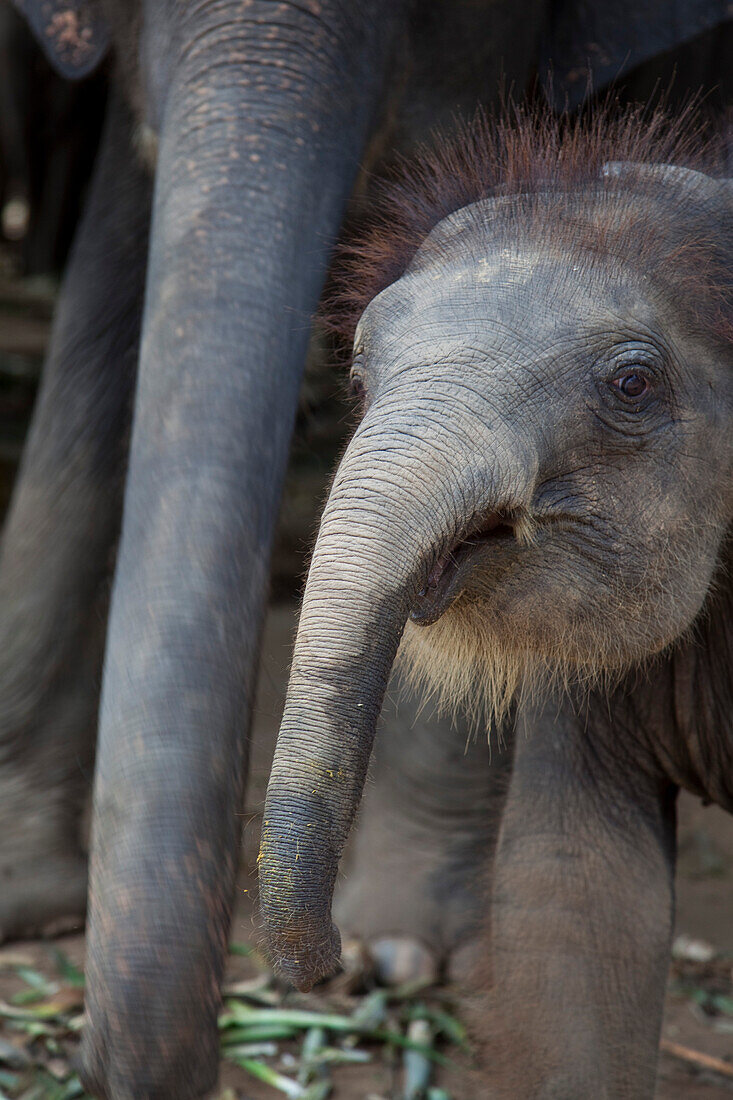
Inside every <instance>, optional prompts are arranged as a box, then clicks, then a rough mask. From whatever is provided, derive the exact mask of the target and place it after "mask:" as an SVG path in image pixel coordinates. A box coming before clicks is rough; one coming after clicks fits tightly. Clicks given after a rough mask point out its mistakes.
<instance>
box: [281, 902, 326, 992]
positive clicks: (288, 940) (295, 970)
mask: <svg viewBox="0 0 733 1100" xmlns="http://www.w3.org/2000/svg"><path fill="white" fill-rule="evenodd" d="M328 923H329V925H330V928H329V930H328V932H326V933H325V934H323V935H314V934H313V930H312V929H310V928H309V929H307V930H301V931H298V930H297V929H296V928H294V927H292V926H291V927H289V928H285V929H278V930H275V929H273V928H272V927H269V928H268V927H267V923H266V924H265V948H266V952H267V955H268V957H269V959H270V960H271V962H272V964H273V967H274V969H275V972H276V973H277V974H279V975H281V977H283V978H285V979H286V981H288V982H290V984H291V985H294V986H295V988H296V989H298V990H299V991H300V992H301V993H309V992H310V990H311V989H312V988H313V986H314V985H315V984H316V983H317V982H319V981H321V980H322V979H323V978H329V977H330V976H331V975H332V974H334V973H335V972H336V971H337V970H338V968H339V964H340V961H341V935H340V933H339V930H338V928H337V927H336V925H335V924H333V922H332V921H330V920H329V922H328Z"/></svg>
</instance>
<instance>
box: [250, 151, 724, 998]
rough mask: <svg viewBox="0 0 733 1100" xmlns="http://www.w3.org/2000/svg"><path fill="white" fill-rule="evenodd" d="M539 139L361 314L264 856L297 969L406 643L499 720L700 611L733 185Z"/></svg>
mask: <svg viewBox="0 0 733 1100" xmlns="http://www.w3.org/2000/svg"><path fill="white" fill-rule="evenodd" d="M537 134H538V137H537V142H536V144H537V148H536V149H534V151H533V148H532V142H531V140H530V139H529V138H528V137H527V133H526V132H525V133H523V134H521V133H520V134H519V135H518V137H517V138H516V143H517V147H518V146H519V145H520V144H521V143H523V145H522V150H521V152H522V155H521V156H520V155H519V154H518V153H517V155H516V156H515V160H514V162H512V160H511V157H508V156H507V155H506V150H505V155H504V156H503V157H499V156H496V157H495V163H498V162H501V163H503V164H504V166H505V168H504V175H503V176H502V174H501V171H500V170H497V173H495V178H493V179H492V186H491V188H490V189H489V188H487V189H486V190H487V191H489V193H487V194H485V195H483V196H481V195H479V197H478V198H477V200H476V201H473V202H469V203H468V204H467V205H462V206H461V207H460V208H459V209H456V210H455V211H453V212H452V213H448V214H447V216H444V217H442V219H441V220H440V221H439V222H438V223H437V224H436V225H435V226H434V228H432V230H431V231H430V232H429V233H428V235H427V237H426V238H425V239H424V240H423V241H422V243H421V244H420V246H419V247H418V249H417V251H416V253H415V255H414V256H413V257H412V259H411V260H410V262H409V264H408V266H407V267H406V269H405V270H404V273H403V274H401V275H400V277H398V278H396V279H395V280H394V281H392V282H390V283H389V285H387V286H386V287H385V288H384V289H382V290H381V292H380V293H378V294H377V295H376V296H375V297H373V299H372V300H371V301H370V302H369V304H368V305H367V307H366V309H365V310H364V312H363V314H362V316H361V318H360V320H359V322H358V325H357V327H356V333H355V339H354V352H353V367H352V375H353V378H354V380H355V388H356V390H357V391H358V393H359V395H360V397H361V400H362V402H363V418H362V420H361V423H360V424H359V427H358V428H357V430H356V432H355V434H354V436H353V439H352V440H351V443H350V445H349V447H348V449H347V451H346V454H345V456H344V458H343V461H342V463H341V466H340V468H339V470H338V472H337V475H336V478H335V481H334V484H333V487H332V490H331V494H330V497H329V500H328V503H327V505H326V509H325V512H324V515H323V520H322V524H321V529H320V533H319V536H318V541H317V544H316V548H315V552H314V556H313V562H312V565H311V570H310V575H309V578H308V584H307V588H306V593H305V600H304V605H303V611H302V616H301V621H300V628H299V632H298V638H297V643H296V648H295V655H294V659H293V668H292V675H291V681H290V688H289V692H288V699H287V704H286V710H285V717H284V720H283V725H282V729H281V732H280V739H279V742H278V749H277V754H276V758H275V763H274V766H273V772H272V779H271V784H270V790H269V794H268V802H267V807H266V812H265V821H264V829H263V842H262V853H261V857H260V858H261V862H260V868H261V897H262V906H263V914H264V917H265V921H266V927H267V932H268V935H269V938H270V944H271V948H272V953H273V956H274V958H275V960H276V961H277V962H278V963H279V965H280V966H281V968H282V969H283V970H284V971H285V972H286V973H288V974H289V975H290V976H291V977H293V978H294V979H295V980H296V981H297V982H298V983H299V984H301V985H302V986H306V987H307V986H308V985H309V984H311V983H312V981H313V980H314V979H315V978H317V977H318V976H320V975H321V974H323V973H325V972H327V971H328V970H329V969H330V968H332V967H333V965H334V962H335V959H336V957H337V952H338V933H337V932H336V930H335V929H334V928H333V926H332V924H331V920H330V903H331V895H332V891H333V885H334V881H335V876H336V870H337V866H338V860H339V856H340V854H341V851H342V848H343V844H344V842H345V840H346V837H347V834H348V830H349V827H350V825H351V822H352V819H353V815H354V812H355V809H356V806H357V804H358V800H359V797H360V794H361V789H362V785H363V782H364V776H365V771H366V766H367V762H368V757H369V752H370V748H371V743H372V738H373V733H374V727H375V724H376V721H377V718H378V715H379V710H380V707H381V703H382V698H383V693H384V689H385V685H386V682H387V678H388V675H389V672H390V669H391V666H392V664H393V661H394V659H395V655H396V653H397V649H398V646H399V644H400V640H401V639H403V651H404V652H405V654H406V657H407V660H408V662H409V664H410V665H411V666H412V667H413V668H414V670H415V672H416V673H417V674H418V675H421V676H424V677H425V678H427V680H428V681H429V682H430V683H431V684H432V685H434V686H437V687H438V689H440V690H442V691H443V692H444V693H446V694H447V696H448V697H449V699H450V700H451V701H453V700H455V698H456V697H457V696H461V695H465V694H468V695H469V696H470V697H471V698H472V699H473V698H475V697H476V696H477V694H478V693H482V694H483V696H484V698H485V700H486V701H487V702H488V704H489V707H490V709H492V710H493V711H494V713H497V714H501V713H502V712H503V711H504V710H505V709H506V707H507V705H508V703H509V702H510V701H511V699H512V697H513V696H514V694H515V693H516V690H517V688H518V686H519V685H520V684H522V683H526V682H527V680H528V679H530V680H534V681H535V682H536V678H537V677H538V676H550V677H557V676H560V677H561V679H562V680H563V681H565V680H567V679H573V678H577V677H581V678H583V679H586V678H588V677H597V676H599V675H602V674H607V673H611V674H613V673H618V672H619V671H622V670H624V669H627V668H628V667H629V666H631V665H633V664H636V663H639V662H641V661H643V660H645V659H646V658H648V657H649V656H651V655H653V654H656V653H658V652H660V651H661V650H663V649H664V648H665V647H668V646H670V645H671V644H673V643H674V642H675V640H677V639H679V638H680V636H681V635H682V634H683V633H684V632H686V631H687V630H688V628H689V627H690V626H691V624H692V623H693V622H694V620H695V619H696V617H697V616H698V615H699V614H700V612H701V609H702V608H703V605H704V603H705V600H706V596H707V594H708V592H709V590H710V588H711V585H712V584H713V583H714V579H715V576H716V569H717V568H718V566H719V559H720V556H721V551H722V546H723V543H724V541H725V539H726V536H727V532H728V529H729V526H730V524H731V520H732V519H733V476H732V475H733V355H732V354H731V343H730V337H731V331H732V330H733V325H732V321H733V317H732V316H731V300H730V299H731V295H730V290H731V273H732V272H733V219H732V218H731V214H732V213H733V210H732V209H731V207H732V206H733V203H732V192H731V187H730V184H729V183H727V182H726V181H721V180H718V179H715V178H713V177H712V176H710V175H706V174H703V173H702V172H699V171H693V170H691V169H689V168H681V167H673V166H669V165H665V164H654V163H648V162H647V163H629V162H619V161H618V160H615V159H614V160H613V161H611V162H609V161H608V160H606V162H605V163H604V162H603V155H605V156H606V157H609V156H610V157H613V156H614V154H615V153H616V152H617V150H616V148H615V147H614V144H613V141H611V140H610V139H609V140H608V141H607V142H606V143H605V145H604V141H603V139H602V136H599V132H598V131H597V130H596V131H593V133H588V134H587V135H586V138H585V144H584V142H583V140H581V139H580V138H579V137H578V134H577V133H575V134H574V135H573V136H572V138H566V139H565V142H566V144H565V145H563V139H560V138H558V141H557V147H556V148H555V149H554V150H553V163H550V161H549V160H548V157H547V155H546V145H543V146H542V147H540V137H542V138H543V139H544V140H545V141H546V133H540V131H539V130H538V131H537ZM504 140H505V141H506V140H508V139H507V138H506V135H505V137H504ZM623 151H625V150H622V152H623ZM632 151H633V152H635V153H637V154H638V152H639V150H638V149H634V150H632ZM510 152H511V150H510ZM641 152H642V153H644V152H646V153H647V154H649V153H650V150H649V149H646V150H645V149H643V148H642V149H641ZM520 162H521V169H520V168H518V167H517V165H518V164H519V163H520ZM450 163H451V164H453V166H454V167H455V158H453V159H452V160H450ZM507 164H509V169H511V168H512V165H513V169H514V170H513V171H510V170H509V169H507V168H506V165H507ZM474 167H475V166H474ZM434 174H435V173H433V175H434ZM497 174H498V178H496V176H497ZM423 175H425V174H423ZM475 175H476V176H477V177H479V176H480V173H478V172H476V173H475ZM438 191H439V189H438V188H435V187H433V193H437V192H438ZM401 195H402V200H401V201H402V202H403V203H405V202H407V201H409V195H408V198H405V190H404V185H403V189H402V192H401ZM412 201H414V203H415V204H416V205H420V204H421V205H422V207H423V208H424V207H425V206H426V205H427V204H428V200H427V199H426V196H425V194H424V192H420V191H419V189H418V190H417V191H416V192H415V194H414V195H413V196H412ZM441 201H444V197H443V198H441ZM403 238H404V233H403V234H402V236H401V239H403ZM388 252H389V249H383V253H384V254H385V255H386V254H387V253H388ZM392 259H393V257H390V263H391V261H392ZM387 266H389V265H387ZM403 634H404V638H403Z"/></svg>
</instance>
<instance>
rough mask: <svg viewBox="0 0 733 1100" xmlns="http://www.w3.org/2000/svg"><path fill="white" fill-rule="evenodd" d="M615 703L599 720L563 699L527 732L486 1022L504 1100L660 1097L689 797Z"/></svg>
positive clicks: (505, 836)
mask: <svg viewBox="0 0 733 1100" xmlns="http://www.w3.org/2000/svg"><path fill="white" fill-rule="evenodd" d="M604 705H605V707H607V706H608V704H607V703H605V704H604V701H600V702H599V705H598V708H597V712H596V713H594V714H593V715H592V717H591V718H590V720H589V721H588V722H586V720H585V719H584V718H583V717H579V716H578V713H575V714H573V713H572V707H571V706H570V705H569V704H565V708H564V710H563V712H562V713H561V714H560V715H559V716H558V715H557V713H556V706H555V705H554V704H550V705H549V706H548V709H547V712H546V713H545V714H544V715H543V716H542V717H538V718H532V716H530V715H529V714H525V715H523V720H522V721H520V723H519V727H518V730H517V739H516V748H515V762H514V772H513V776H512V781H511V785H510V790H509V795H508V798H507V804H506V809H505V812H504V817H503V821H502V826H501V834H500V838H499V845H498V850H497V856H496V863H495V868H494V882H493V894H492V905H491V963H490V967H491V972H492V985H491V993H490V998H489V1006H488V1010H486V1006H484V1015H483V1018H482V1019H480V1021H479V1025H478V1029H479V1031H480V1033H483V1035H484V1036H485V1039H486V1042H485V1046H484V1051H483V1053H484V1057H485V1066H486V1076H487V1081H488V1082H490V1087H489V1088H488V1095H490V1096H491V1097H492V1100H493V1098H496V1100H510V1098H511V1100H523V1098H527V1100H529V1098H530V1097H531V1098H533V1100H535V1098H540V1097H542V1098H547V1100H550V1098H553V1097H562V1098H563V1100H585V1098H587V1097H588V1096H594V1097H596V1096H597V1097H603V1098H605V1100H624V1098H626V1097H632V1096H633V1097H634V1098H635V1100H644V1098H645V1097H647V1098H649V1097H651V1096H652V1095H653V1093H654V1077H655V1068H656V1058H657V1046H658V1042H659V1030H660V1026H661V1017H662V1004H663V999H664V988H665V982H666V975H667V970H668V965H669V948H670V939H671V933H672V923H673V879H674V849H675V840H674V824H675V801H676V788H675V787H673V786H671V785H670V784H669V782H668V781H666V780H664V779H663V778H662V777H661V776H660V775H659V773H658V771H657V769H656V768H655V766H654V764H653V763H652V761H651V759H648V760H647V759H646V758H644V756H643V750H642V749H641V748H640V742H639V740H638V738H637V737H636V736H635V733H634V726H633V721H629V716H628V715H625V714H621V713H620V712H619V711H618V710H617V711H616V712H615V714H614V720H613V721H609V718H608V714H607V713H605V714H604V713H603V711H604ZM580 709H581V712H582V708H580Z"/></svg>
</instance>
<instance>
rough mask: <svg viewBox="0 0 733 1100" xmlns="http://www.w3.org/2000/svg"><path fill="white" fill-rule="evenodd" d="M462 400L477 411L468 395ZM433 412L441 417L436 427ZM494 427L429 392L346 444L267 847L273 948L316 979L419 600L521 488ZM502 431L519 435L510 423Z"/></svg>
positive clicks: (301, 651)
mask: <svg viewBox="0 0 733 1100" xmlns="http://www.w3.org/2000/svg"><path fill="white" fill-rule="evenodd" d="M427 401H428V402H429V401H430V398H428V399H427ZM444 414H445V415H444V417H443V420H442V423H443V425H446V424H448V425H449V423H450V412H449V410H444ZM462 414H463V419H464V420H465V416H466V411H465V407H464V408H463V409H462ZM421 424H422V425H425V424H429V426H430V430H429V432H428V433H426V438H425V439H423V438H420V436H419V435H418V434H417V431H418V426H419V425H421ZM481 434H482V431H481V427H480V426H478V425H477V427H476V432H474V433H473V434H472V433H471V432H470V431H464V432H458V431H455V432H451V431H450V429H449V427H445V426H441V424H440V423H438V422H437V420H436V418H435V417H433V416H431V415H430V410H425V409H422V410H421V408H420V404H419V403H417V404H416V403H412V405H411V406H410V407H403V410H402V412H401V413H400V415H399V417H395V416H394V415H390V414H389V413H388V414H386V415H383V414H382V412H381V411H380V407H379V402H377V403H376V404H375V405H374V406H372V408H371V409H370V410H369V413H368V414H367V416H366V418H365V420H364V421H363V422H362V425H361V426H360V428H359V430H358V431H357V433H356V435H355V436H354V438H353V440H352V442H351V444H350V446H349V448H348V449H347V451H346V454H345V456H344V459H343V462H342V464H341V466H340V468H339V471H338V474H337V476H336V479H335V482H334V485H333V489H332V491H331V495H330V497H329V500H328V503H327V505H326V509H325V511H324V515H323V520H322V523H321V528H320V532H319V535H318V540H317V543H316V548H315V551H314V555H313V562H312V565H311V569H310V573H309V576H308V583H307V586H306V591H305V597H304V602H303V609H302V613H301V618H300V625H299V628H298V636H297V640H296V644H295V651H294V655H293V665H292V672H291V678H290V685H289V689H288V696H287V700H286V705H285V714H284V717H283V722H282V726H281V728H280V734H279V737H278V743H277V749H276V752H275V758H274V762H273V767H272V773H271V778H270V784H269V788H268V793H267V801H266V805H265V814H264V820H263V830H262V843H261V850H260V857H259V872H260V904H261V911H262V916H263V919H264V923H265V932H266V937H267V941H268V948H269V950H270V953H271V956H272V958H273V960H274V962H275V964H276V965H277V967H278V969H279V970H280V971H281V972H282V973H284V974H285V975H286V976H287V977H288V978H289V979H290V980H291V981H293V982H294V983H295V984H296V985H297V986H298V987H299V988H301V989H304V990H307V989H309V988H310V987H311V986H312V985H313V983H314V982H315V981H316V980H318V978H320V977H323V976H324V975H326V974H328V973H329V972H331V971H332V970H333V968H334V966H335V964H336V962H337V961H338V957H339V950H340V940H339V934H338V930H337V929H336V928H335V927H334V925H333V924H332V921H331V900H332V895H333V890H334V884H335V879H336V873H337V869H338V863H339V859H340V856H341V853H342V850H343V847H344V844H345V842H346V839H347V836H348V833H349V829H350V827H351V824H352V821H353V818H354V815H355V812H356V809H357V806H358V804H359V800H360V797H361V793H362V788H363V784H364V779H365V775H366V769H367V764H368V761H369V755H370V751H371V747H372V741H373V738H374V732H375V727H376V723H377V719H378V717H379V712H380V710H381V706H382V701H383V697H384V691H385V688H386V685H387V680H388V677H389V673H390V670H391V667H392V664H393V661H394V658H395V655H396V652H397V648H398V645H399V642H400V638H401V635H402V632H403V629H404V626H405V623H406V620H407V617H408V614H409V611H410V608H411V605H412V604H413V602H414V600H415V598H416V596H417V594H418V592H419V590H420V589H421V588H422V587H424V585H425V583H426V581H427V579H428V576H429V574H430V572H431V569H432V568H433V567H434V565H435V563H436V561H437V560H439V558H440V557H441V555H443V554H445V553H446V552H447V551H448V550H449V549H450V547H451V546H452V545H453V543H454V542H455V540H456V538H457V537H458V536H459V535H460V534H462V533H463V532H464V531H465V530H466V526H467V525H468V524H469V523H471V522H472V521H473V520H474V519H475V518H476V517H477V516H479V515H484V514H487V513H491V512H494V511H497V510H499V509H504V508H507V507H510V506H511V503H512V501H513V500H514V499H515V498H516V495H517V492H516V490H517V486H516V484H515V485H514V486H512V479H511V477H510V476H508V471H509V470H510V469H512V467H513V468H514V469H516V468H517V463H512V462H511V461H510V456H509V455H508V453H507V452H506V450H504V451H503V452H502V450H501V449H500V448H499V447H498V446H497V445H496V440H497V438H502V437H501V436H499V435H498V433H496V434H494V436H493V440H492V442H493V444H494V445H493V446H492V447H489V446H487V447H486V448H483V447H478V448H476V447H475V440H476V439H477V438H480V437H481ZM483 434H486V433H485V430H484V432H483ZM503 439H504V441H505V443H504V447H506V439H507V433H506V432H504V433H503ZM477 456H478V462H479V465H478V466H477ZM489 456H490V457H489ZM515 480H516V479H515Z"/></svg>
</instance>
